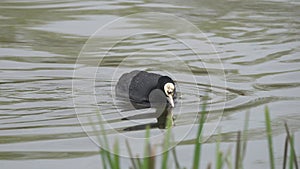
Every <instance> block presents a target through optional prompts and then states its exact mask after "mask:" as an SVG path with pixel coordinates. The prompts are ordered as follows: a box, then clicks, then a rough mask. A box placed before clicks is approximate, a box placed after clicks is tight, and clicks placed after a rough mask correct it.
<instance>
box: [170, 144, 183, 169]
mask: <svg viewBox="0 0 300 169" xmlns="http://www.w3.org/2000/svg"><path fill="white" fill-rule="evenodd" d="M175 148H176V147H174V148H172V154H173V158H174V161H175V166H176V169H180V168H181V167H180V164H179V161H178V158H177V154H176V149H175Z"/></svg>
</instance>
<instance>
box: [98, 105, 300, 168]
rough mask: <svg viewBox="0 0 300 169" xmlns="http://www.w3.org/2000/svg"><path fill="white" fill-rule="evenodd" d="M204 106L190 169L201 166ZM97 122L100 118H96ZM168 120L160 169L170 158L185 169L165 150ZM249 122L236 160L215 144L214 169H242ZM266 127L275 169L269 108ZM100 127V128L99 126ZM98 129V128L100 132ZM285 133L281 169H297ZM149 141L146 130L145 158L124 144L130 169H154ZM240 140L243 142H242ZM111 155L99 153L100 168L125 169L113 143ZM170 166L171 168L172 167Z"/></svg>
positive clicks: (289, 136) (240, 133)
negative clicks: (128, 157)
mask: <svg viewBox="0 0 300 169" xmlns="http://www.w3.org/2000/svg"><path fill="white" fill-rule="evenodd" d="M207 113H208V112H207V111H206V105H205V104H204V106H203V107H202V112H201V117H200V120H199V127H198V131H197V136H196V139H195V140H196V141H195V143H194V147H195V148H194V155H193V163H192V169H199V168H200V163H201V147H202V130H203V126H204V123H205V119H206V115H207ZM98 118H99V121H101V120H100V118H101V117H100V116H99V115H98ZM170 121H171V119H170V118H168V123H167V126H168V129H166V130H167V131H166V136H165V138H164V139H165V141H164V145H162V146H163V147H162V148H163V150H166V151H164V152H165V153H163V154H162V158H161V162H160V165H161V169H169V166H168V164H169V163H168V160H169V156H170V155H172V156H173V159H174V161H172V162H174V165H175V166H176V169H186V168H184V167H182V166H181V165H180V161H179V160H178V159H177V155H176V149H175V147H174V148H172V149H171V150H169V151H167V150H168V147H169V145H170V144H171V141H172V139H171V127H170V125H171V122H170ZM248 121H249V113H247V114H246V118H245V126H244V129H243V131H238V132H237V138H236V146H235V157H234V158H232V157H231V152H227V153H224V152H222V151H221V150H220V141H217V143H216V144H217V145H216V147H217V150H216V161H215V162H214V166H215V168H216V169H221V168H225V167H226V168H229V169H242V168H244V166H243V160H244V156H245V154H246V147H247V130H248ZM265 125H266V136H267V140H268V150H269V162H270V169H275V159H274V151H273V141H272V128H271V120H270V114H269V109H268V107H266V108H265ZM102 127H103V126H102ZM102 127H101V128H102ZM284 127H285V130H286V139H285V144H284V152H283V164H282V168H283V169H285V168H286V166H288V168H289V169H299V168H298V162H297V155H296V152H295V149H294V136H293V134H291V133H290V131H289V128H288V125H287V124H286V123H285V125H284ZM149 138H150V128H147V129H146V142H145V150H144V155H145V157H144V158H135V157H134V156H133V154H132V153H131V148H130V146H129V143H128V142H126V146H127V149H128V152H129V154H130V156H131V158H130V161H131V165H132V167H130V168H132V169H155V162H156V157H155V156H154V155H152V154H153V151H154V150H153V148H152V147H151V144H150V143H149ZM241 138H243V139H241ZM98 139H99V140H98V141H100V144H101V145H105V146H106V147H108V142H107V138H106V137H105V134H104V137H101V138H98ZM113 147H114V152H113V153H110V152H108V151H106V150H104V149H101V150H100V155H101V159H102V168H103V169H121V168H122V169H123V168H124V167H121V166H120V158H119V156H118V152H119V144H118V142H117V141H116V143H115V144H114V146H113ZM174 165H173V166H174ZM206 168H207V169H211V168H212V163H209V164H208V166H207V167H206Z"/></svg>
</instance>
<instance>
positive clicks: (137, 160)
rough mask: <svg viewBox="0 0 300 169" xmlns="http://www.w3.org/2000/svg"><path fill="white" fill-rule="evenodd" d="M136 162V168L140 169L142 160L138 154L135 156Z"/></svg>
mask: <svg viewBox="0 0 300 169" xmlns="http://www.w3.org/2000/svg"><path fill="white" fill-rule="evenodd" d="M136 162H137V164H138V166H139V167H138V168H139V169H142V168H143V165H142V162H141V159H140V158H139V156H137V157H136Z"/></svg>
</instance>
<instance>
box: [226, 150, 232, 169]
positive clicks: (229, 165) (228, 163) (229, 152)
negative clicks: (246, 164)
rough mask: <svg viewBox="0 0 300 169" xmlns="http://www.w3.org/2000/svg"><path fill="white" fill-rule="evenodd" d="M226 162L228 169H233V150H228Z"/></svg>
mask: <svg viewBox="0 0 300 169" xmlns="http://www.w3.org/2000/svg"><path fill="white" fill-rule="evenodd" d="M224 160H225V163H226V164H227V168H228V169H232V158H231V149H228V150H227V153H226V155H225V159H224Z"/></svg>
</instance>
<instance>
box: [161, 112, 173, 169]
mask: <svg viewBox="0 0 300 169" xmlns="http://www.w3.org/2000/svg"><path fill="white" fill-rule="evenodd" d="M171 126H172V116H171V115H168V117H167V131H166V136H165V138H164V144H163V151H164V153H163V157H162V165H161V168H162V169H168V158H169V151H168V149H169V146H170V138H171Z"/></svg>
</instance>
